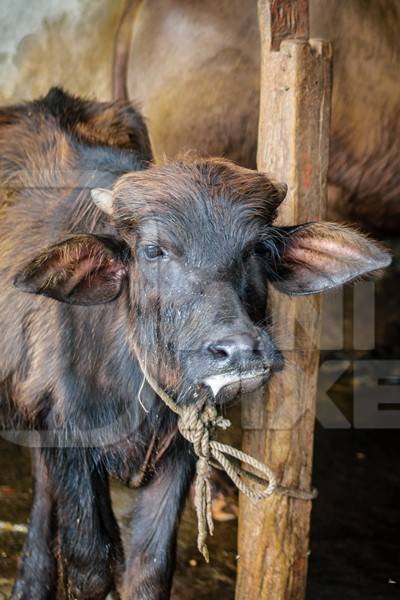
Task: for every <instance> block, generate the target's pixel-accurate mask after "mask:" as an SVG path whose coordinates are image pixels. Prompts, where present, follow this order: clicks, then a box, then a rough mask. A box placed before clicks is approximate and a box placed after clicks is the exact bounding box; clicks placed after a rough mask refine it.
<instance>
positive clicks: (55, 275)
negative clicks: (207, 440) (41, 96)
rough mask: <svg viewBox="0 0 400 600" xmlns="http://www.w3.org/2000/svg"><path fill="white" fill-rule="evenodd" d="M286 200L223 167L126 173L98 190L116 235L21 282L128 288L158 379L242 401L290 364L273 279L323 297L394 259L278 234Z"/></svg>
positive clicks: (259, 178)
mask: <svg viewBox="0 0 400 600" xmlns="http://www.w3.org/2000/svg"><path fill="white" fill-rule="evenodd" d="M285 193H286V189H285V186H282V185H277V184H275V183H273V182H271V181H270V180H269V179H268V178H267V177H266V176H264V175H262V174H260V173H256V172H253V171H249V170H247V169H242V168H240V167H237V166H235V165H233V164H232V163H228V162H226V161H222V160H204V161H196V162H182V163H174V164H170V165H165V166H159V167H156V166H154V167H151V168H150V169H148V170H146V171H140V172H135V173H132V174H128V175H126V176H124V177H122V178H121V179H120V180H118V181H117V183H116V184H115V186H114V188H113V190H112V191H109V190H99V189H98V190H93V192H92V197H93V201H94V202H95V203H96V204H97V206H98V207H99V208H100V209H101V210H103V211H105V212H107V213H108V214H109V215H110V219H112V220H113V224H114V226H115V228H116V230H117V232H118V236H117V237H115V238H109V237H102V236H96V235H93V234H82V235H79V236H74V237H72V238H70V239H68V240H65V241H63V242H61V243H60V244H57V245H55V246H52V247H50V248H48V249H46V250H45V251H44V252H43V254H42V255H40V256H39V257H36V258H35V259H33V261H32V262H31V263H30V264H29V265H27V266H26V267H25V268H24V269H23V270H22V271H21V272H20V273H19V275H18V276H17V278H16V285H17V286H18V287H21V288H22V289H24V290H25V291H28V292H34V293H41V294H44V295H47V296H50V297H53V298H56V299H57V300H62V301H65V302H70V303H76V304H96V303H103V302H111V301H114V300H115V299H116V298H117V297H118V296H119V294H120V292H121V290H122V289H123V288H125V291H124V293H125V294H126V298H127V300H128V301H127V302H126V303H124V307H125V309H124V310H125V312H126V314H125V319H124V323H125V327H126V333H127V336H128V338H129V340H130V343H131V347H132V351H133V352H134V353H139V354H140V358H141V361H142V363H145V365H146V368H147V370H148V371H149V372H150V373H151V375H152V376H153V377H154V378H156V380H157V381H158V383H159V384H160V385H162V386H164V387H165V388H167V389H168V390H169V391H170V392H172V393H174V394H175V395H176V396H177V397H178V398H179V399H180V401H182V402H183V401H185V400H186V399H189V398H190V397H191V393H192V392H193V390H194V389H195V388H196V386H201V385H208V386H209V387H210V388H211V389H212V391H213V392H214V395H215V396H216V397H217V398H218V400H221V401H223V400H226V399H232V398H233V397H234V396H236V395H237V394H238V393H240V392H242V391H251V390H254V389H256V388H257V387H259V386H260V385H262V384H263V383H264V382H265V381H266V379H267V378H268V376H269V375H270V373H271V372H272V371H273V370H274V369H277V368H280V367H281V366H282V359H281V356H280V353H279V351H278V350H277V348H276V347H275V344H274V341H273V339H272V337H271V335H270V333H269V331H268V327H267V321H266V315H265V306H266V300H267V286H268V283H272V284H273V285H275V286H276V287H278V289H280V290H281V291H282V292H284V293H288V294H310V293H317V292H320V291H322V290H324V289H328V288H332V287H335V286H337V285H340V284H342V283H344V282H346V281H349V280H351V279H354V278H355V277H357V276H359V275H362V274H364V273H366V272H368V271H373V270H375V269H378V268H381V267H384V266H386V265H387V264H388V263H389V262H390V259H389V256H388V254H387V253H386V252H385V251H384V250H383V249H381V248H380V247H379V246H378V245H376V244H375V243H373V242H371V241H370V240H368V239H367V238H366V237H364V236H362V235H361V234H359V233H357V232H355V231H352V230H350V229H348V228H344V227H340V226H338V225H333V224H315V223H314V224H305V225H298V226H294V227H287V228H282V227H274V226H273V220H274V218H275V217H276V209H277V207H278V205H279V204H280V202H281V201H282V200H283V199H284V196H285Z"/></svg>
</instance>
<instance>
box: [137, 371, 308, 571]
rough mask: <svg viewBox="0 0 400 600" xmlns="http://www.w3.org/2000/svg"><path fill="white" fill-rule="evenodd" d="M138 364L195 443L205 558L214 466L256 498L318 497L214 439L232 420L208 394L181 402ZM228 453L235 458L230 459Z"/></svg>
mask: <svg viewBox="0 0 400 600" xmlns="http://www.w3.org/2000/svg"><path fill="white" fill-rule="evenodd" d="M139 364H140V367H141V369H142V371H143V373H144V375H145V377H146V379H147V381H148V383H149V385H150V386H151V387H152V388H153V390H154V391H155V393H156V394H157V395H158V396H159V397H160V398H161V400H162V401H163V402H164V403H165V404H166V405H167V406H168V408H169V409H170V410H172V411H173V412H174V413H175V414H177V415H178V429H179V432H180V433H181V435H182V436H183V437H184V438H185V439H186V440H187V441H188V442H190V443H191V444H193V448H194V451H195V453H196V455H197V464H196V483H195V498H194V504H195V509H196V514H197V521H198V537H197V546H198V549H199V551H200V552H201V553H202V555H203V556H204V558H205V560H206V562H209V553H208V548H207V544H206V539H207V535H208V534H210V535H213V532H214V523H213V519H212V499H211V483H210V477H211V467H214V468H217V469H221V470H223V471H225V472H226V473H227V475H228V476H229V477H230V478H231V479H232V481H233V483H234V484H235V485H236V487H237V488H238V489H239V490H240V491H241V492H242V493H243V494H245V495H246V496H247V497H248V498H252V499H254V500H260V499H262V498H268V497H269V496H272V495H273V494H280V495H283V496H288V497H290V498H297V499H300V500H313V499H314V498H316V497H317V491H316V490H312V491H311V492H307V491H304V490H299V489H296V488H291V487H284V486H281V485H280V484H278V482H277V479H276V476H275V474H274V472H273V471H272V470H271V469H270V468H269V467H268V466H267V465H265V464H264V463H262V462H260V461H258V460H256V459H255V458H253V457H252V456H249V455H248V454H246V453H245V452H242V451H241V450H238V449H237V448H233V447H232V446H228V445H227V444H222V443H221V442H217V441H216V440H213V439H211V435H212V434H213V433H214V431H215V429H216V428H217V427H219V428H221V429H227V428H228V427H230V425H231V423H230V421H229V420H228V419H224V418H223V417H221V416H219V415H218V413H217V409H216V407H215V406H214V405H213V404H210V403H209V402H207V400H206V398H202V399H199V400H198V401H197V402H195V403H192V404H190V405H186V406H178V405H177V404H176V402H174V400H173V399H172V398H171V397H170V396H169V395H168V394H167V393H166V392H165V391H164V390H163V389H161V388H160V387H159V385H158V384H157V383H156V382H155V381H154V380H153V378H152V377H151V376H150V375H149V374H148V372H147V371H146V369H145V368H144V367H143V365H142V364H141V362H140V360H139ZM228 457H230V458H231V459H233V460H230V458H228ZM240 462H242V463H245V464H246V465H248V466H250V467H252V468H253V469H256V470H257V471H258V472H259V473H261V474H262V475H263V477H260V476H259V475H255V474H254V473H251V472H250V471H248V470H247V469H244V468H243V467H242V466H241V464H240ZM246 479H248V480H250V481H253V482H256V483H258V484H260V485H262V486H264V489H262V490H255V489H253V488H252V487H250V486H249V485H248V483H246V481H245V480H246Z"/></svg>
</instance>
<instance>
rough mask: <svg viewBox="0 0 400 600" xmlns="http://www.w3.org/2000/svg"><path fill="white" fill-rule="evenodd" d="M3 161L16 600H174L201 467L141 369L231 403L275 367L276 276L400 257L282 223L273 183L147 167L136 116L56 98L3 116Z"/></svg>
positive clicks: (1, 357) (180, 166) (1, 395)
mask: <svg viewBox="0 0 400 600" xmlns="http://www.w3.org/2000/svg"><path fill="white" fill-rule="evenodd" d="M0 157H1V158H0V179H1V212H0V327H1V333H2V335H1V340H0V373H1V378H0V381H1V383H0V407H1V415H2V419H3V425H4V427H5V429H6V430H8V432H9V433H8V435H9V436H11V437H12V439H15V438H16V439H22V440H23V442H24V443H26V444H30V445H33V446H35V450H34V451H33V455H34V475H35V494H34V502H33V507H32V515H31V521H30V529H29V534H28V537H27V541H26V545H25V549H24V553H23V557H22V560H21V565H20V572H19V577H18V580H17V583H16V586H15V589H14V593H13V598H14V599H17V598H18V599H19V600H21V599H29V600H32V598H34V599H35V600H44V599H53V598H54V597H56V595H57V591H56V586H57V583H56V581H57V579H58V585H59V586H61V589H63V590H64V592H65V591H66V594H67V597H68V598H78V599H79V600H100V599H103V598H105V597H106V595H107V593H108V592H109V591H110V590H111V589H113V588H114V587H117V588H118V589H119V591H120V593H121V596H122V598H123V599H124V600H127V599H135V600H139V599H140V600H165V599H167V598H169V593H170V586H171V578H172V573H173V565H174V555H175V542H176V528H177V522H178V518H179V514H180V511H181V508H182V505H183V502H184V499H185V496H186V492H187V489H188V486H189V484H190V481H191V479H192V476H193V464H194V457H193V453H192V451H191V449H190V447H189V446H188V444H187V443H186V442H185V441H184V440H183V439H182V438H181V437H180V435H179V434H177V433H176V418H175V416H174V415H173V414H172V413H170V412H169V410H168V409H167V408H166V407H165V406H164V405H163V404H162V402H161V401H160V400H159V399H158V398H157V397H156V396H155V394H154V393H152V392H151V389H150V388H149V386H148V385H147V383H146V381H145V380H144V375H143V373H142V371H141V369H140V368H139V364H138V360H137V359H138V355H140V359H141V361H142V363H144V364H145V365H146V369H147V370H148V372H149V373H150V374H151V375H152V377H153V378H155V379H156V380H157V383H158V385H160V386H161V387H163V388H164V389H166V390H168V392H169V393H170V394H171V395H172V396H173V397H174V398H175V399H176V401H177V402H180V403H183V402H190V401H192V397H193V392H194V391H195V390H197V389H204V391H207V390H208V389H212V390H213V391H214V393H215V395H216V396H215V397H216V401H218V402H224V401H225V400H227V399H232V398H233V397H235V396H236V395H237V394H238V393H239V392H240V391H241V389H255V388H257V387H259V386H260V385H262V384H264V383H265V381H266V379H267V378H268V376H269V375H270V373H271V372H272V371H273V370H274V369H276V368H281V366H282V361H281V357H280V354H279V352H278V350H277V349H276V348H275V345H274V342H273V340H272V338H271V336H270V334H269V331H268V328H267V326H266V319H265V314H264V311H265V305H266V293H267V282H268V281H270V282H272V283H273V284H274V285H276V286H277V287H278V288H279V289H281V290H282V291H283V292H285V293H289V294H307V293H315V292H319V291H322V290H323V289H326V288H330V287H333V286H336V285H339V284H341V283H343V282H345V281H349V280H351V279H353V278H354V277H357V276H358V275H360V274H362V273H365V272H367V271H372V270H374V269H377V268H380V267H382V266H385V265H386V264H388V262H389V257H388V255H387V253H386V252H385V251H384V250H382V249H381V248H380V247H379V246H377V245H375V244H374V243H373V242H371V241H369V240H368V239H366V238H365V237H363V236H362V235H360V234H358V233H356V232H353V231H351V230H349V229H346V228H342V227H339V226H336V225H329V224H308V225H301V226H296V227H289V228H278V227H274V226H273V225H272V221H273V219H274V217H275V214H276V209H277V206H278V205H279V203H280V202H281V201H282V200H283V198H284V195H285V186H283V185H278V184H275V183H273V182H272V181H270V180H269V179H268V178H267V177H266V176H264V175H262V174H259V173H256V172H254V171H250V170H247V169H244V168H241V167H237V166H235V165H234V164H232V163H229V162H226V161H223V160H220V159H210V160H198V161H193V162H190V161H189V162H188V161H186V162H185V161H184V162H177V163H173V164H167V165H164V166H149V163H148V161H149V159H150V148H149V143H148V138H147V134H146V129H145V127H144V125H143V122H142V120H141V118H140V116H139V115H138V114H137V113H136V112H135V111H134V110H133V109H132V108H130V107H129V106H127V105H124V104H115V105H111V104H100V103H94V102H85V101H82V100H79V99H74V98H71V97H70V96H68V95H66V94H65V93H63V92H62V91H61V90H57V89H54V90H51V91H50V92H49V94H48V96H47V97H46V98H43V99H41V100H39V101H36V102H33V103H30V104H26V105H21V106H14V107H9V108H5V109H2V110H1V111H0ZM97 186H100V187H97ZM111 187H112V192H111V191H110V188H111ZM90 188H96V189H93V190H92V192H91V191H90ZM25 292H28V293H25ZM10 430H12V432H11V433H10ZM18 431H19V432H20V437H18ZM146 462H147V463H148V464H149V465H150V466H151V465H152V464H154V463H155V462H156V463H157V466H156V467H155V469H154V470H153V472H152V470H151V469H149V470H148V473H147V475H148V476H147V478H145V480H144V482H143V483H144V485H143V487H142V489H141V491H140V492H139V497H138V501H137V504H136V507H135V514H134V528H133V533H132V539H131V543H130V552H129V557H128V559H127V564H126V566H125V565H124V560H123V553H122V548H121V542H120V537H119V532H118V527H117V524H116V522H115V519H114V516H113V512H112V508H111V503H110V496H109V489H108V475H109V474H111V475H113V476H116V477H118V478H119V479H121V480H122V481H125V482H130V481H132V480H133V479H134V478H135V477H136V476H137V474H138V471H139V470H140V467H141V466H142V465H143V464H144V463H146ZM57 563H58V564H57ZM56 574H58V578H57V576H56Z"/></svg>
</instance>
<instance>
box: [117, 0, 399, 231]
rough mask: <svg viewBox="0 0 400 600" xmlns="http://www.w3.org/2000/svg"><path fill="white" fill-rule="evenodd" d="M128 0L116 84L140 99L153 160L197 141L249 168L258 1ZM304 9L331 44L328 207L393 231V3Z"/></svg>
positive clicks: (339, 2)
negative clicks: (331, 106)
mask: <svg viewBox="0 0 400 600" xmlns="http://www.w3.org/2000/svg"><path fill="white" fill-rule="evenodd" d="M127 4H128V5H129V7H130V10H129V11H127V13H126V18H125V21H124V23H123V25H122V26H121V28H120V32H119V36H118V39H117V44H116V50H117V51H116V55H115V69H114V84H115V93H116V94H117V95H121V94H124V90H125V87H127V90H128V93H129V96H130V97H131V98H134V99H135V100H137V101H138V102H139V103H140V106H141V107H142V110H143V114H144V116H145V117H146V118H147V119H148V123H149V130H150V136H151V139H152V144H153V150H154V154H155V157H156V159H157V158H158V157H163V156H164V155H166V156H167V157H168V158H170V159H172V158H173V157H174V156H176V154H177V153H181V152H182V151H183V150H185V149H189V150H193V149H196V150H198V151H199V152H200V153H201V155H218V156H226V157H228V158H231V159H233V160H235V161H236V162H238V163H239V164H242V165H244V166H249V167H252V168H254V167H255V160H256V147H257V126H258V105H259V85H260V83H259V82H260V73H259V71H260V44H259V32H258V22H257V1H256V0H244V1H243V0H219V1H218V2H215V1H214V0H185V1H182V0H155V1H152V2H149V1H147V0H128V2H127ZM310 10H311V14H310V17H311V35H312V36H313V37H320V38H321V37H322V38H325V39H328V40H332V42H333V47H334V85H333V110H332V128H331V135H332V138H331V139H332V143H331V163H330V170H329V182H330V184H331V185H330V188H329V207H328V208H329V216H330V217H334V218H335V219H336V218H339V219H343V218H344V219H345V220H347V221H348V220H351V221H357V222H360V223H362V224H363V225H365V226H366V227H367V228H369V229H373V230H381V231H387V232H389V231H392V232H398V231H399V229H400V202H399V197H400V175H399V173H400V85H399V64H400V41H399V40H400V38H399V35H398V30H399V25H400V3H399V2H398V1H397V0H346V1H343V0H311V2H310ZM133 17H134V19H133ZM132 21H133V22H132ZM132 28H133V36H132V43H131V45H130V35H129V33H130V30H132ZM127 59H128V60H127Z"/></svg>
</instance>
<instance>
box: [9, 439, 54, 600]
mask: <svg viewBox="0 0 400 600" xmlns="http://www.w3.org/2000/svg"><path fill="white" fill-rule="evenodd" d="M32 472H33V500H32V509H31V515H30V521H29V530H28V535H27V538H26V541H25V544H24V548H23V552H22V556H21V558H20V562H19V569H18V575H17V580H16V582H15V585H14V589H13V592H12V596H11V599H12V600H32V599H34V600H53V598H54V597H55V588H56V561H55V557H54V554H53V546H54V527H55V502H54V489H53V485H52V482H51V479H50V477H49V472H48V468H47V466H46V463H45V461H44V459H43V454H42V451H41V450H40V449H35V450H32Z"/></svg>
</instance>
